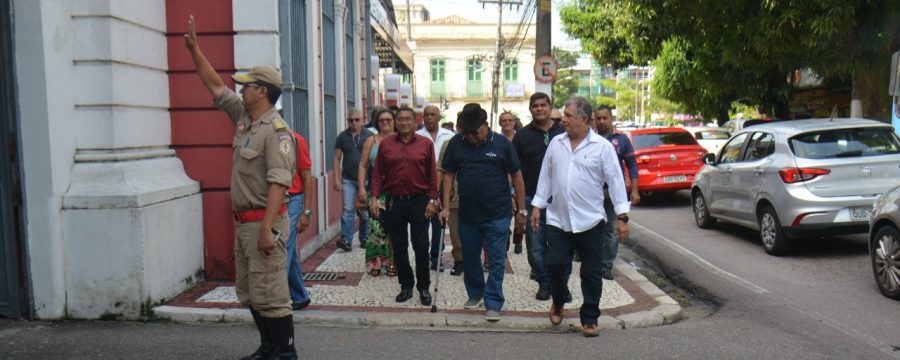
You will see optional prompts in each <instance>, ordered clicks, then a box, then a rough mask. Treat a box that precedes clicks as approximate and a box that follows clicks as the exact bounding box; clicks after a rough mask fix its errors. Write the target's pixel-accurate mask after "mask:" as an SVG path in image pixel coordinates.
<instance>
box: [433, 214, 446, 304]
mask: <svg viewBox="0 0 900 360" xmlns="http://www.w3.org/2000/svg"><path fill="white" fill-rule="evenodd" d="M445 231H447V224H445V222H443V221H442V222H441V236H440V240H438V241H440V243H439V245H438V261H437V266H436V267H435V269H436V271H437V274H436V275H435V278H436V279H435V280H434V298H432V299H431V312H433V313H436V312H437V301H438V288H439V287H440V286H441V270H442V269H441V266H443V264H444V232H445Z"/></svg>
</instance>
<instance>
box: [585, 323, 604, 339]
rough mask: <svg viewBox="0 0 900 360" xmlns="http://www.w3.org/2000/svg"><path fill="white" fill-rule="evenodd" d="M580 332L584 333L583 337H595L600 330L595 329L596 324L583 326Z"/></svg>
mask: <svg viewBox="0 0 900 360" xmlns="http://www.w3.org/2000/svg"><path fill="white" fill-rule="evenodd" d="M581 331H582V333H584V337H596V336H599V335H600V328H598V327H597V324H583V325H581Z"/></svg>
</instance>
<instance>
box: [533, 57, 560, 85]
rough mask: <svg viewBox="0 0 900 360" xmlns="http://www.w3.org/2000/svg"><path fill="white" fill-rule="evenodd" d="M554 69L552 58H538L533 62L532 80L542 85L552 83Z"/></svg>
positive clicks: (554, 78) (554, 61) (554, 76)
mask: <svg viewBox="0 0 900 360" xmlns="http://www.w3.org/2000/svg"><path fill="white" fill-rule="evenodd" d="M556 67H557V63H556V59H554V58H553V56H550V55H544V56H538V58H537V59H535V60H534V80H536V81H539V82H542V83H552V82H553V81H554V80H556Z"/></svg>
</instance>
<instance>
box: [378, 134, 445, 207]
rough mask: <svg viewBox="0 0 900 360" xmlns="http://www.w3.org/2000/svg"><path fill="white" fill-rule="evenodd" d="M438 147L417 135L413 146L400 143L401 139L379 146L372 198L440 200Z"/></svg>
mask: <svg viewBox="0 0 900 360" xmlns="http://www.w3.org/2000/svg"><path fill="white" fill-rule="evenodd" d="M434 159H435V157H434V144H433V143H432V142H431V141H430V140H428V139H427V138H425V137H424V136H421V135H416V134H413V135H412V138H410V139H409V142H406V143H404V142H403V141H400V137H399V136H397V135H391V136H388V137H387V138H385V139H384V140H383V141H382V142H381V144H379V145H378V155H376V156H375V169H374V170H373V171H372V180H371V181H370V183H369V185H370V186H371V187H372V196H373V197H375V198H377V197H379V196H380V195H381V193H382V192H385V193H388V195H392V196H406V195H416V194H419V193H423V192H424V193H427V194H428V198H430V199H437V198H438V192H437V169H436V167H435V160H434Z"/></svg>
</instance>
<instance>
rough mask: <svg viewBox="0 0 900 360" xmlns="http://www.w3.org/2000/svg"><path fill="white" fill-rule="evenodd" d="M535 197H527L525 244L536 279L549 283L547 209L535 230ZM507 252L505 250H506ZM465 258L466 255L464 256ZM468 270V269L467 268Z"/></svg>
mask: <svg viewBox="0 0 900 360" xmlns="http://www.w3.org/2000/svg"><path fill="white" fill-rule="evenodd" d="M532 199H534V197H531V196H526V197H525V210H527V211H528V215H527V216H526V219H528V220H527V221H525V246H526V247H527V250H528V265H530V266H531V272H532V273H533V274H534V281H537V283H538V284H542V285H546V284H549V280H548V279H547V210H546V209H544V210H541V221H540V228H539V229H537V231H535V229H533V228H532V227H531V220H530V219H531V210H532V209H533V208H534V207H533V206H531V200H532ZM504 253H505V251H504ZM463 258H465V256H463ZM466 271H468V270H466Z"/></svg>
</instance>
